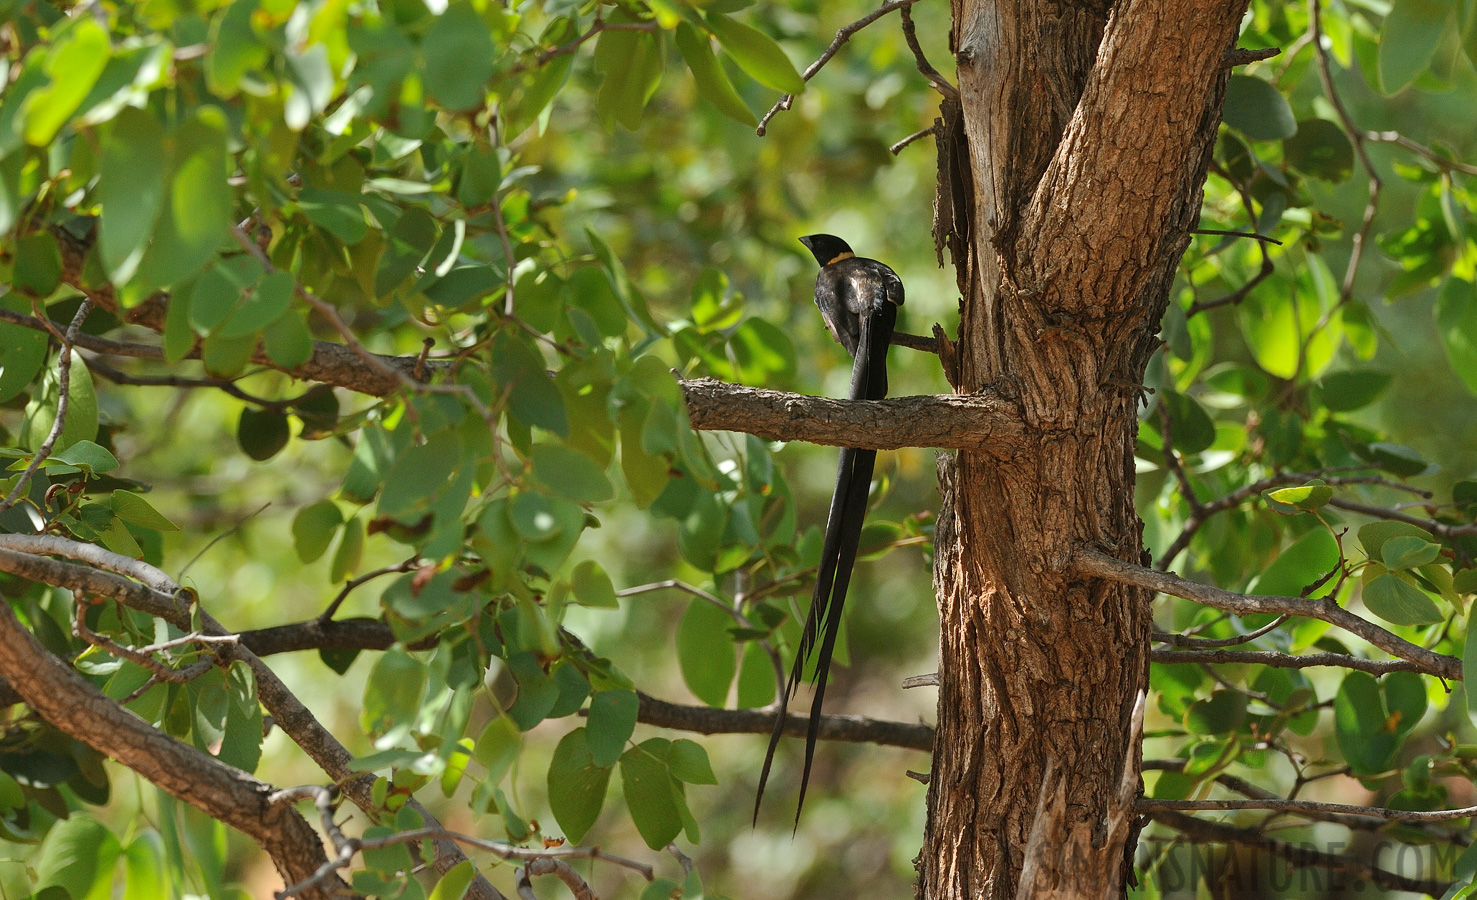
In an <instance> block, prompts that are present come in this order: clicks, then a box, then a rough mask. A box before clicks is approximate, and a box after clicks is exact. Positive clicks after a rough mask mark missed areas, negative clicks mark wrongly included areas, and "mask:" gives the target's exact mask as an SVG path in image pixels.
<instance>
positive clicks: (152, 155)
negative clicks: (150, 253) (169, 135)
mask: <svg viewBox="0 0 1477 900" xmlns="http://www.w3.org/2000/svg"><path fill="white" fill-rule="evenodd" d="M166 158H167V153H166V151H165V148H164V129H163V127H161V126H160V124H159V120H158V119H156V118H155V117H154V116H153V114H152V113H150V112H148V111H147V110H142V109H137V108H135V107H132V106H127V107H124V108H123V109H122V110H121V111H120V112H119V113H118V115H117V117H116V118H114V120H113V122H112V124H111V127H109V128H108V129H107V130H106V131H105V132H104V133H103V142H102V153H101V155H100V157H99V159H98V183H97V198H98V201H99V202H100V203H101V204H102V215H101V216H100V217H99V219H98V243H99V246H100V252H101V255H100V259H101V260H102V264H103V271H105V272H106V273H107V275H108V280H109V281H111V282H113V284H115V285H123V284H126V283H127V282H128V281H129V280H130V279H131V278H133V275H134V272H136V271H137V270H138V266H139V263H140V262H141V261H142V260H143V258H144V251H145V250H146V249H147V248H148V244H149V238H150V237H151V236H152V235H153V233H154V223H155V222H156V221H158V218H159V212H160V210H161V209H163V206H164V196H165V193H166V184H167V178H168V170H167V169H166V168H165V167H163V166H161V165H160V162H161V161H162V160H164V159H166Z"/></svg>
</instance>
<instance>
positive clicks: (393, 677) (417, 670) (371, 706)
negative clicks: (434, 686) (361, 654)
mask: <svg viewBox="0 0 1477 900" xmlns="http://www.w3.org/2000/svg"><path fill="white" fill-rule="evenodd" d="M425 690H426V667H425V665H423V664H422V663H421V662H419V661H418V660H416V659H414V658H413V657H411V655H410V654H409V653H407V652H405V650H404V649H403V648H401V647H399V646H394V647H391V648H390V649H389V650H386V651H385V652H384V653H382V654H380V658H379V659H377V660H375V663H374V668H373V669H371V670H370V672H369V681H368V682H367V683H366V684H365V685H364V708H363V710H362V711H361V712H360V714H359V721H360V724H361V725H362V726H363V727H364V730H365V731H367V732H369V733H370V734H374V735H380V734H384V733H385V732H387V731H389V730H390V729H392V728H394V727H396V726H397V725H403V724H408V723H410V722H414V721H415V718H416V716H417V715H418V714H419V713H420V707H421V697H422V696H423V695H424V694H425Z"/></svg>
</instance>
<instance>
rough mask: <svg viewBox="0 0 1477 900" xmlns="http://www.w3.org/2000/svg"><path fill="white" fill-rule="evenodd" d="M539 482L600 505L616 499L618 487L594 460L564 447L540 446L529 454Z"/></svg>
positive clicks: (578, 498)
mask: <svg viewBox="0 0 1477 900" xmlns="http://www.w3.org/2000/svg"><path fill="white" fill-rule="evenodd" d="M529 455H530V456H531V457H532V458H533V473H534V475H536V476H538V479H539V481H542V482H543V483H544V484H547V485H548V486H549V487H551V488H553V489H554V490H556V491H558V492H559V493H561V494H563V495H564V496H566V497H568V498H570V499H571V500H579V501H583V502H586V503H600V502H603V501H606V500H610V499H612V498H614V497H615V488H613V487H612V486H611V484H610V479H608V478H606V477H605V472H604V470H603V469H601V467H600V466H598V465H596V464H595V462H594V460H592V459H590V458H589V457H588V456H586V455H584V454H583V453H581V452H579V451H578V450H571V449H570V448H568V447H565V446H564V445H562V444H539V445H537V446H535V447H534V448H533V450H532V451H531V452H530V454H529Z"/></svg>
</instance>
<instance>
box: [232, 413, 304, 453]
mask: <svg viewBox="0 0 1477 900" xmlns="http://www.w3.org/2000/svg"><path fill="white" fill-rule="evenodd" d="M290 436H291V431H290V429H289V428H288V427H287V416H286V415H284V414H283V413H281V412H278V411H277V410H275V409H256V408H255V407H250V406H248V407H246V408H245V409H243V410H241V420H240V421H239V422H238V423H237V424H236V443H238V444H240V445H241V449H242V450H243V451H244V452H245V453H246V455H247V456H249V457H251V458H252V459H254V460H256V461H257V462H264V461H266V460H269V459H271V458H272V457H274V456H276V455H277V453H278V452H279V451H280V450H281V449H282V448H283V447H286V446H287V439H288V438H289V437H290Z"/></svg>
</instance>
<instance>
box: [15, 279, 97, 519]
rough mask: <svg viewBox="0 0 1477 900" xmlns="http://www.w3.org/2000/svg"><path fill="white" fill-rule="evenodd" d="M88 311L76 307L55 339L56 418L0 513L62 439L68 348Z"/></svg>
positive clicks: (69, 378)
mask: <svg viewBox="0 0 1477 900" xmlns="http://www.w3.org/2000/svg"><path fill="white" fill-rule="evenodd" d="M91 311H92V301H91V300H83V301H82V303H81V304H80V305H79V306H78V307H77V313H76V315H74V316H72V324H70V325H68V326H67V330H66V331H64V332H61V333H60V334H59V335H58V338H59V339H60V341H61V350H60V351H59V353H58V354H57V359H56V383H57V388H56V418H55V419H53V420H52V422H51V431H49V432H47V434H46V439H45V440H43V441H42V442H41V446H39V447H37V448H36V453H35V455H34V456H32V457H31V463H30V465H28V466H26V470H25V471H24V472H22V473H21V476H20V478H19V479H18V480H17V481H16V483H15V485H14V486H13V487H12V488H11V489H10V493H9V494H6V495H5V499H4V500H0V513H3V512H5V511H6V510H7V509H10V508H11V507H12V506H14V505H15V501H16V500H18V499H20V498H21V497H23V496H25V492H26V488H27V487H28V486H29V485H30V483H31V479H32V478H34V477H35V476H36V472H37V471H38V470H40V468H41V466H42V464H43V463H45V462H46V460H47V458H48V457H50V456H51V450H52V448H53V447H55V446H56V442H57V440H58V439H60V438H61V436H62V431H63V430H64V429H65V428H66V427H67V412H68V410H69V408H70V406H71V399H72V398H71V392H72V344H73V343H75V342H76V340H77V331H78V329H80V328H81V327H82V322H83V320H85V319H86V318H87V314H88V313H89V312H91Z"/></svg>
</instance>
